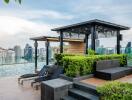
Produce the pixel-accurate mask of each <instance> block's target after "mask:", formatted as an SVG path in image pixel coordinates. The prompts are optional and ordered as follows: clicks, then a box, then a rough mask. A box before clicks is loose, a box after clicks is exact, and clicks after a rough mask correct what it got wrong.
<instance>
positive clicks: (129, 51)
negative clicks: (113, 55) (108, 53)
mask: <svg viewBox="0 0 132 100" xmlns="http://www.w3.org/2000/svg"><path fill="white" fill-rule="evenodd" d="M125 53H126V54H128V53H131V42H128V43H127V46H126V48H125Z"/></svg>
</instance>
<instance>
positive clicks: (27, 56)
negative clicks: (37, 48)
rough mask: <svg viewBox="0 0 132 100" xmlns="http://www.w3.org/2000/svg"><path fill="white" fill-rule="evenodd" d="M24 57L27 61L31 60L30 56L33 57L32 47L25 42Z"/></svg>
mask: <svg viewBox="0 0 132 100" xmlns="http://www.w3.org/2000/svg"><path fill="white" fill-rule="evenodd" d="M24 58H25V59H26V60H27V61H32V58H33V48H32V47H31V46H30V45H29V44H26V46H25V48H24Z"/></svg>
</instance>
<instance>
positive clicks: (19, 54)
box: [14, 45, 22, 63]
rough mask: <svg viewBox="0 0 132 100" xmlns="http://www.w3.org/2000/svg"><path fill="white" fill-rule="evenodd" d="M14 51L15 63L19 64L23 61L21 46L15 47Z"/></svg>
mask: <svg viewBox="0 0 132 100" xmlns="http://www.w3.org/2000/svg"><path fill="white" fill-rule="evenodd" d="M14 51H15V61H16V63H17V62H19V61H20V60H21V57H22V50H21V47H20V46H18V45H17V46H15V47H14Z"/></svg>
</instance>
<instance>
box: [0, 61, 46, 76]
mask: <svg viewBox="0 0 132 100" xmlns="http://www.w3.org/2000/svg"><path fill="white" fill-rule="evenodd" d="M44 65H45V62H39V63H38V70H40V69H41V68H42V67H43V66H44ZM34 66H35V65H34V63H25V64H13V65H0V77H10V76H17V75H23V74H26V73H33V72H34Z"/></svg>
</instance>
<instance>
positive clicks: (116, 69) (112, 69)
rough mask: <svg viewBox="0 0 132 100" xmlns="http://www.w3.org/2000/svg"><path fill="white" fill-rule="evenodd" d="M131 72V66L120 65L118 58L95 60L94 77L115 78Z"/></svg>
mask: <svg viewBox="0 0 132 100" xmlns="http://www.w3.org/2000/svg"><path fill="white" fill-rule="evenodd" d="M129 74H132V67H126V66H125V67H121V66H120V63H119V60H102V61H97V62H96V72H95V77H97V78H100V79H105V80H115V79H119V78H121V77H124V76H126V75H129Z"/></svg>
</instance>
